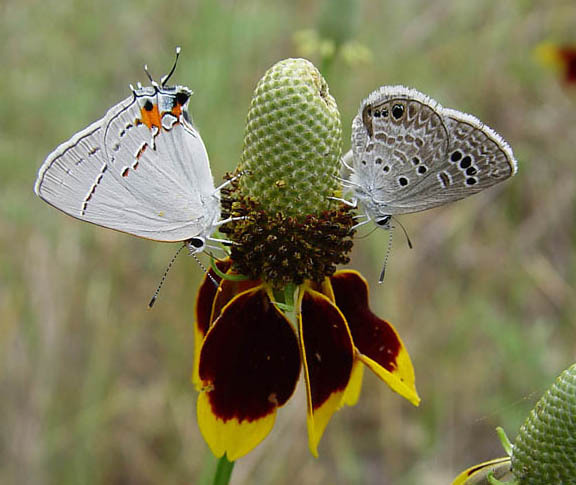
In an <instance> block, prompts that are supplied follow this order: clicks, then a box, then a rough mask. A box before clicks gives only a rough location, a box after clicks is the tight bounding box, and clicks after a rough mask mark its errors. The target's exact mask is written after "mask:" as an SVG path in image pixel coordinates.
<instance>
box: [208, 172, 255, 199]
mask: <svg viewBox="0 0 576 485" xmlns="http://www.w3.org/2000/svg"><path fill="white" fill-rule="evenodd" d="M249 173H250V170H242V171H240V172H238V173H237V174H236V175H234V176H233V177H232V178H231V179H229V180H226V181H225V182H224V183H222V184H220V185H219V186H218V187H216V188H215V189H214V194H218V192H220V190H221V189H223V188H225V187H228V185H230V184H231V183H232V182H234V180H237V179H239V178H240V177H242V176H243V175H247V174H249Z"/></svg>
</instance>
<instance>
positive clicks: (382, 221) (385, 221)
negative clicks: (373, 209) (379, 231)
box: [376, 216, 390, 226]
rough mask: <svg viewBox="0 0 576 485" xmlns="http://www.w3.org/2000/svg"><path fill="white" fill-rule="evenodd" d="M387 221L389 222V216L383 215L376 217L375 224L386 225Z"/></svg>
mask: <svg viewBox="0 0 576 485" xmlns="http://www.w3.org/2000/svg"><path fill="white" fill-rule="evenodd" d="M389 222H390V216H384V217H383V218H382V219H378V220H377V221H376V224H378V225H379V226H387V225H388V223H389Z"/></svg>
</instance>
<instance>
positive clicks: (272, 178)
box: [238, 59, 342, 217]
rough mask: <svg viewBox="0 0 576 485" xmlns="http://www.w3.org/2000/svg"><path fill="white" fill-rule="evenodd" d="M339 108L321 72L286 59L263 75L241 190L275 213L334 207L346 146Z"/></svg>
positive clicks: (245, 152) (253, 108)
mask: <svg viewBox="0 0 576 485" xmlns="http://www.w3.org/2000/svg"><path fill="white" fill-rule="evenodd" d="M341 140H342V128H341V123H340V114H339V112H338V108H337V106H336V102H335V101H334V98H333V97H332V96H331V95H330V93H329V92H328V85H327V83H326V81H325V80H324V78H323V77H322V75H321V74H320V72H319V71H318V70H317V69H316V67H314V65H313V64H312V63H310V62H309V61H307V60H305V59H285V60H283V61H280V62H278V63H277V64H275V65H274V66H272V67H271V68H270V69H269V70H268V71H267V72H266V73H265V74H264V76H263V77H262V79H261V80H260V82H259V83H258V85H257V86H256V90H255V92H254V97H253V98H252V103H251V105H250V110H249V112H248V120H247V125H246V132H245V136H244V149H243V153H242V161H241V163H240V166H239V167H238V168H239V169H240V170H245V171H247V172H246V173H247V175H246V176H242V177H241V179H240V188H241V190H242V192H243V193H244V194H245V195H246V196H248V197H249V198H251V199H252V200H254V201H255V202H258V203H259V205H260V206H261V207H262V209H263V210H265V211H267V212H268V213H270V214H273V213H277V212H279V213H282V214H284V215H287V216H296V217H298V216H306V215H309V214H319V213H321V212H322V211H325V210H328V209H333V208H334V207H335V206H336V204H335V203H334V201H333V200H331V199H330V198H329V197H331V196H334V195H338V188H339V184H338V181H337V179H336V177H335V176H336V175H337V174H338V170H339V166H340V165H339V164H340V156H341V151H342V141H341Z"/></svg>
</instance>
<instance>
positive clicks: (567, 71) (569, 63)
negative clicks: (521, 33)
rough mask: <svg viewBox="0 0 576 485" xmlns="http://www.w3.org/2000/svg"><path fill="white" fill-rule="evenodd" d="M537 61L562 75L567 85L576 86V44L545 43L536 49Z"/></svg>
mask: <svg viewBox="0 0 576 485" xmlns="http://www.w3.org/2000/svg"><path fill="white" fill-rule="evenodd" d="M534 54H535V56H536V59H537V60H538V61H539V62H540V63H541V64H542V65H544V66H547V67H550V68H552V69H555V70H556V71H557V72H559V73H560V75H561V77H562V80H563V81H564V82H565V83H566V84H576V44H554V43H552V42H545V43H542V44H540V45H539V46H538V47H536V49H535V51H534Z"/></svg>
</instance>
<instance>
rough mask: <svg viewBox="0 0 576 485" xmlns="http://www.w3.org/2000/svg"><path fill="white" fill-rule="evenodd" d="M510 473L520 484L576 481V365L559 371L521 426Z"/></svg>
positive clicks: (551, 484)
mask: <svg viewBox="0 0 576 485" xmlns="http://www.w3.org/2000/svg"><path fill="white" fill-rule="evenodd" d="M512 472H513V473H514V476H515V477H516V478H517V479H518V483H520V484H521V485H569V484H576V364H574V365H572V366H571V367H569V368H568V369H566V370H565V371H564V372H563V373H562V374H560V376H559V377H558V378H557V379H556V381H555V382H554V384H553V385H552V387H551V388H550V389H548V390H547V391H546V393H545V394H544V395H543V396H542V398H541V399H540V401H538V403H537V404H536V406H535V407H534V409H533V410H532V411H531V412H530V415H529V416H528V418H527V419H526V421H525V422H524V424H523V425H522V427H521V428H520V432H519V433H518V436H517V438H516V441H515V442H514V447H513V452H512Z"/></svg>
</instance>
